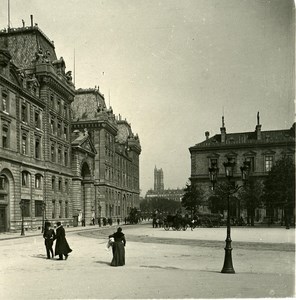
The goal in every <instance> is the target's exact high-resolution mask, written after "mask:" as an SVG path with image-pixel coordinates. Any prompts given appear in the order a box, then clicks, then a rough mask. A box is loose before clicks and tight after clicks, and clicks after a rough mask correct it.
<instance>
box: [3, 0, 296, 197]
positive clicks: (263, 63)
mask: <svg viewBox="0 0 296 300" xmlns="http://www.w3.org/2000/svg"><path fill="white" fill-rule="evenodd" d="M8 2H9V0H0V29H3V28H7V24H8ZM293 8H294V2H293V1H292V0H291V1H290V0H149V1H147V0H83V1H82V0H50V1H44V0H26V1H24V0H10V26H11V27H21V26H22V19H23V20H24V21H25V23H26V25H28V26H29V25H30V15H31V14H32V15H33V16H34V23H37V24H38V26H39V28H40V29H41V30H42V31H43V32H44V33H45V34H46V35H47V36H48V37H49V38H50V39H51V40H53V41H54V44H55V50H56V53H57V57H58V58H59V57H61V56H62V57H63V58H64V60H65V62H66V67H67V69H66V71H69V70H72V71H74V53H75V76H74V77H75V86H76V88H77V89H78V88H94V87H95V86H99V87H100V91H101V93H103V94H104V95H105V100H106V104H107V105H108V106H109V105H111V106H112V108H113V111H114V113H115V114H116V115H118V114H120V115H121V116H122V117H123V118H126V119H127V121H128V122H129V123H131V127H132V131H133V132H134V133H138V135H139V138H140V142H141V147H142V153H141V156H140V188H141V191H142V192H141V194H142V196H144V195H145V193H146V191H147V190H148V189H150V188H153V185H154V182H153V180H154V173H153V172H154V167H155V166H156V167H157V168H162V169H163V173H164V186H165V188H166V189H167V188H171V189H173V188H183V187H184V186H185V185H186V183H187V182H189V177H190V171H191V170H190V152H189V147H191V146H194V145H195V144H197V143H200V142H202V141H203V140H205V131H209V132H210V136H213V135H215V134H219V133H220V127H221V124H222V121H221V119H222V115H224V118H225V127H226V131H227V132H229V133H231V132H243V131H253V130H255V126H256V122H257V118H256V115H257V112H258V111H259V112H260V123H261V124H262V130H274V129H288V128H290V127H291V126H292V124H293V122H294V120H295V109H294V104H295V102H294V99H295V86H294V81H295V61H294V57H295V38H294V34H295V32H294V25H295V24H294V21H295V16H294V13H293ZM74 49H75V50H74Z"/></svg>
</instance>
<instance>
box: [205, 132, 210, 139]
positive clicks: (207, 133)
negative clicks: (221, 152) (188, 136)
mask: <svg viewBox="0 0 296 300" xmlns="http://www.w3.org/2000/svg"><path fill="white" fill-rule="evenodd" d="M205 136H206V140H208V139H209V136H210V133H209V132H208V131H206V132H205Z"/></svg>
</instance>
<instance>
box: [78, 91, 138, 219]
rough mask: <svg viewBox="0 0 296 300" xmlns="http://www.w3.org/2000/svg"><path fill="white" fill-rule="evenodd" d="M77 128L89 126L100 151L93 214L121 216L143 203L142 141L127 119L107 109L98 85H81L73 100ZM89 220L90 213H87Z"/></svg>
mask: <svg viewBox="0 0 296 300" xmlns="http://www.w3.org/2000/svg"><path fill="white" fill-rule="evenodd" d="M72 114H73V121H72V126H73V130H74V132H82V131H83V130H87V132H88V135H89V137H90V141H91V142H92V144H93V145H94V148H95V150H96V154H95V157H94V162H93V165H94V167H93V170H94V171H93V172H92V173H91V176H92V180H93V181H92V190H93V192H92V193H93V198H92V199H93V202H92V205H91V207H92V214H93V216H95V218H100V217H106V218H115V219H117V218H119V219H122V218H124V217H125V216H127V215H128V214H129V211H130V209H131V208H133V207H139V194H140V186H139V155H140V153H141V145H140V141H139V138H138V135H137V134H134V133H133V132H132V129H131V126H130V124H129V123H128V122H127V121H126V120H122V119H121V116H120V115H119V117H118V118H116V116H115V115H114V113H113V110H112V108H109V109H107V107H106V104H105V99H104V96H103V95H102V94H101V93H100V91H99V90H98V89H79V90H77V91H76V96H75V100H74V102H73V103H72ZM86 221H88V216H86Z"/></svg>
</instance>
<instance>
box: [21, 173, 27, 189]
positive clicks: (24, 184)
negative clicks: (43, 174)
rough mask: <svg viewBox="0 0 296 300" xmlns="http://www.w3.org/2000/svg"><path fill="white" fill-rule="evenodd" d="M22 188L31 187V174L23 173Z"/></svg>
mask: <svg viewBox="0 0 296 300" xmlns="http://www.w3.org/2000/svg"><path fill="white" fill-rule="evenodd" d="M22 186H23V187H29V172H27V171H23V172H22Z"/></svg>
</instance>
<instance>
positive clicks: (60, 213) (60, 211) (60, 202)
mask: <svg viewBox="0 0 296 300" xmlns="http://www.w3.org/2000/svg"><path fill="white" fill-rule="evenodd" d="M62 213H63V210H62V201H59V219H60V218H61V217H62Z"/></svg>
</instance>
